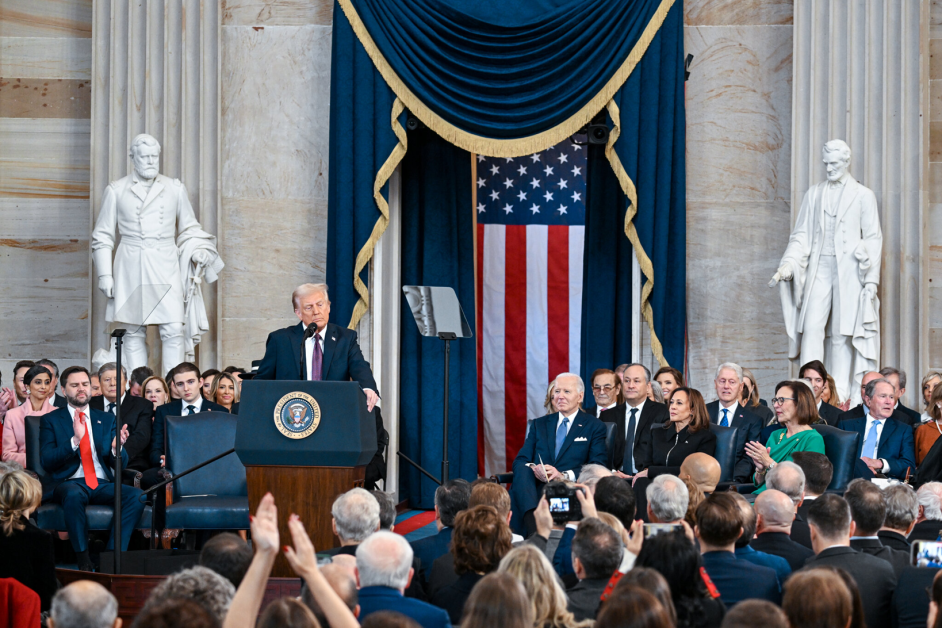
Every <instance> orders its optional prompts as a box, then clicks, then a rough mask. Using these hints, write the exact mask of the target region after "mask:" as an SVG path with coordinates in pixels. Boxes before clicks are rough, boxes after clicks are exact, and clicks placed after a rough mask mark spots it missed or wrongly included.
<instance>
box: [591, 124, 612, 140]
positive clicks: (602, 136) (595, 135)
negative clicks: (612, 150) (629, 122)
mask: <svg viewBox="0 0 942 628" xmlns="http://www.w3.org/2000/svg"><path fill="white" fill-rule="evenodd" d="M609 133H610V131H609V128H608V126H606V125H604V124H590V125H589V126H587V127H586V135H587V136H588V139H589V144H602V145H604V144H607V143H608V136H609Z"/></svg>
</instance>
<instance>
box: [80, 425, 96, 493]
mask: <svg viewBox="0 0 942 628" xmlns="http://www.w3.org/2000/svg"><path fill="white" fill-rule="evenodd" d="M78 415H79V421H81V422H82V425H84V426H85V433H84V434H82V440H80V441H79V453H80V454H81V455H82V470H83V471H84V472H85V484H87V485H88V488H90V489H92V490H95V489H96V488H98V477H97V476H96V475H95V463H94V462H93V461H92V442H91V439H89V438H88V430H90V429H91V425H89V424H88V423H87V422H86V421H85V413H84V412H79V413H78Z"/></svg>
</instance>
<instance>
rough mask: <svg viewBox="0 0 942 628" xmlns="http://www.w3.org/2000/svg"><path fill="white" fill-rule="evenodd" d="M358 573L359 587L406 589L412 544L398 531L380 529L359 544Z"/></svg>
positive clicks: (357, 554)
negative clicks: (397, 532)
mask: <svg viewBox="0 0 942 628" xmlns="http://www.w3.org/2000/svg"><path fill="white" fill-rule="evenodd" d="M356 556H357V575H358V578H359V580H360V588H361V589H362V588H365V587H391V588H393V589H400V590H402V589H405V588H406V586H408V584H409V570H410V569H412V547H411V546H410V545H409V542H408V541H406V540H405V538H404V537H402V536H401V535H399V534H396V533H395V532H387V531H385V530H381V531H379V532H376V533H375V534H372V535H370V536H369V537H367V539H366V540H365V541H363V542H362V543H360V545H359V547H357V553H356Z"/></svg>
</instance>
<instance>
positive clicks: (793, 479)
mask: <svg viewBox="0 0 942 628" xmlns="http://www.w3.org/2000/svg"><path fill="white" fill-rule="evenodd" d="M829 481H830V480H829ZM765 486H766V488H771V489H773V490H776V491H781V492H783V493H785V494H786V495H788V496H789V497H790V498H791V500H792V501H793V502H794V503H795V504H796V505H797V504H798V502H800V501H801V499H802V496H803V495H804V493H805V491H807V490H808V489H807V480H806V478H805V472H804V471H803V470H802V469H801V467H799V466H798V465H797V464H795V463H794V462H790V461H788V460H785V461H783V462H780V463H778V464H777V465H775V467H773V468H772V470H771V471H769V472H768V473H766V475H765Z"/></svg>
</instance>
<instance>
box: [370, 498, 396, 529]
mask: <svg viewBox="0 0 942 628" xmlns="http://www.w3.org/2000/svg"><path fill="white" fill-rule="evenodd" d="M370 495H372V496H373V497H375V498H376V503H377V504H379V529H380V530H392V529H393V526H394V525H396V502H395V501H393V497H392V495H390V494H389V493H387V492H385V491H380V490H378V489H377V490H373V491H370Z"/></svg>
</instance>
